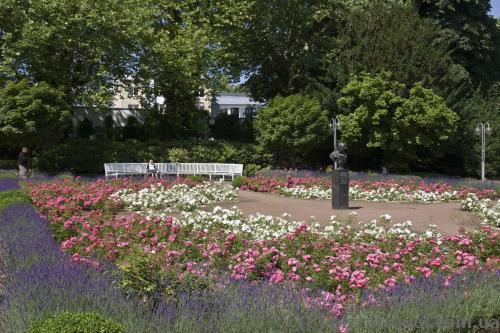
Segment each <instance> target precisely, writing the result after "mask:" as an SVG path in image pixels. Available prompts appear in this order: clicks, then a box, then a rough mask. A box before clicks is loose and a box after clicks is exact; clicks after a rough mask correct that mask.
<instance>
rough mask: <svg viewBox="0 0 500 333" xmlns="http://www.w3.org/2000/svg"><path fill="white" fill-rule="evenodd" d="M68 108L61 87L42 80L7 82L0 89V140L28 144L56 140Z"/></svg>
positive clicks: (66, 121) (43, 143)
mask: <svg viewBox="0 0 500 333" xmlns="http://www.w3.org/2000/svg"><path fill="white" fill-rule="evenodd" d="M70 110H71V108H70V106H69V105H68V104H67V103H66V101H65V99H64V93H63V91H62V90H60V89H55V88H53V87H51V86H50V85H49V84H47V83H45V82H42V83H39V84H36V85H33V84H31V83H29V82H28V80H21V81H19V82H9V83H7V85H6V86H5V87H3V88H1V89H0V141H1V142H2V143H3V144H9V145H11V146H21V145H25V146H30V147H42V146H43V145H49V144H51V143H57V141H58V140H59V139H61V138H62V137H63V136H64V135H65V134H66V133H65V132H66V129H67V128H68V120H69V116H70V114H71V113H70Z"/></svg>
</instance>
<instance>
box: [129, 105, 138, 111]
mask: <svg viewBox="0 0 500 333" xmlns="http://www.w3.org/2000/svg"><path fill="white" fill-rule="evenodd" d="M128 109H129V110H139V104H129V105H128Z"/></svg>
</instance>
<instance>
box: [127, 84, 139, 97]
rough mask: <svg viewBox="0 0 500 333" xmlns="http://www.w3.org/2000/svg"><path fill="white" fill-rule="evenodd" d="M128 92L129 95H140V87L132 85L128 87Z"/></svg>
mask: <svg viewBox="0 0 500 333" xmlns="http://www.w3.org/2000/svg"><path fill="white" fill-rule="evenodd" d="M127 92H128V97H137V96H139V88H138V87H134V86H130V87H128V89H127Z"/></svg>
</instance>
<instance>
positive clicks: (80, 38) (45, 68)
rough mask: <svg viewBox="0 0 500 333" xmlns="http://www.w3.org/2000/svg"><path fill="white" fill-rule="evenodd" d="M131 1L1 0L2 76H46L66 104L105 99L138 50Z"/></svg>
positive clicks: (37, 78)
mask: <svg viewBox="0 0 500 333" xmlns="http://www.w3.org/2000/svg"><path fill="white" fill-rule="evenodd" d="M133 2H134V1H128V0H125V1H122V0H110V1H106V2H96V1H92V0H79V1H73V0H46V1H17V0H5V1H2V2H0V17H2V20H1V21H0V37H1V38H0V59H2V61H1V64H2V66H1V67H0V77H2V76H3V77H4V78H7V79H13V78H19V77H21V76H23V77H25V76H26V77H28V78H29V80H30V81H32V82H42V81H44V82H46V83H48V84H50V85H51V86H54V87H59V88H60V89H62V91H63V92H64V93H65V96H64V97H65V98H66V100H67V102H68V103H70V104H83V105H87V106H94V105H95V104H97V105H103V104H106V103H108V102H109V100H110V96H112V94H113V91H114V88H116V86H117V83H118V82H119V81H123V80H124V79H125V78H126V77H127V76H128V75H129V74H130V70H131V68H133V66H132V65H133V61H134V55H135V54H136V53H137V52H136V48H135V49H134V47H135V45H134V43H133V40H132V39H131V38H130V37H132V36H134V33H133V32H134V31H135V28H136V27H135V24H134V22H135V21H136V18H135V15H133V14H134V12H133V9H134V7H133ZM4 18H6V19H5V20H4Z"/></svg>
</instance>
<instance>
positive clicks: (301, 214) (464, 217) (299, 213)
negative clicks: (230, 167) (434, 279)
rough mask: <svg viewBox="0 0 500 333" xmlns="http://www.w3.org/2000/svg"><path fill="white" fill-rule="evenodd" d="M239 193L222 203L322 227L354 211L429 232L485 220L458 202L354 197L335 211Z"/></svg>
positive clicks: (317, 203)
mask: <svg viewBox="0 0 500 333" xmlns="http://www.w3.org/2000/svg"><path fill="white" fill-rule="evenodd" d="M238 194H239V200H238V202H236V203H234V202H233V203H226V204H223V205H221V206H223V207H225V208H230V207H232V206H237V207H238V208H239V209H241V210H242V211H243V212H244V213H245V214H247V215H249V214H255V213H258V212H259V213H262V214H266V215H274V216H280V215H282V214H283V213H288V214H290V215H291V217H292V219H293V220H296V221H308V220H309V219H310V217H311V216H314V217H315V219H316V220H317V222H318V223H319V224H321V225H322V226H326V225H327V224H328V222H329V220H330V216H332V215H336V216H337V217H338V220H346V219H348V218H349V214H350V213H351V212H355V213H356V214H357V216H356V220H357V221H363V222H369V221H371V220H373V219H377V220H378V219H379V218H380V215H382V214H389V215H390V216H391V217H392V222H393V223H401V222H406V221H412V222H413V229H414V231H425V229H426V228H427V226H428V225H429V224H435V225H437V228H438V230H439V231H440V232H441V233H443V234H448V235H451V234H456V233H457V232H458V231H459V229H460V228H464V229H465V230H467V231H472V230H474V229H477V227H478V226H479V225H480V222H481V219H480V218H479V217H477V216H475V215H473V214H471V213H470V212H465V211H462V210H461V209H460V207H459V204H458V202H448V203H396V202H369V201H354V200H351V201H350V208H349V209H346V210H333V209H332V208H331V201H330V200H306V199H294V198H287V197H282V196H279V195H277V194H270V193H257V192H251V191H239V192H238Z"/></svg>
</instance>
